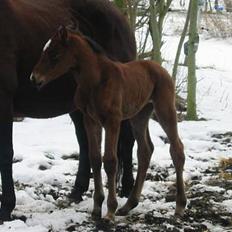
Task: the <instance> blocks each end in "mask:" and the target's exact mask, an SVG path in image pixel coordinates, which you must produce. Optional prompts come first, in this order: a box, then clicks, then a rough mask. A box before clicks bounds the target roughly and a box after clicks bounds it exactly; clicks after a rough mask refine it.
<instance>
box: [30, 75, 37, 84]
mask: <svg viewBox="0 0 232 232" xmlns="http://www.w3.org/2000/svg"><path fill="white" fill-rule="evenodd" d="M30 80H31V82H33V83H34V84H35V83H36V81H35V76H34V74H33V73H32V74H31V76H30Z"/></svg>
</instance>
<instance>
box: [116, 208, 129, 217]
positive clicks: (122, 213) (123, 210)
mask: <svg viewBox="0 0 232 232" xmlns="http://www.w3.org/2000/svg"><path fill="white" fill-rule="evenodd" d="M129 211H130V210H128V209H127V208H125V207H122V208H120V209H118V210H117V211H116V214H115V215H116V216H126V215H127V214H128V213H129Z"/></svg>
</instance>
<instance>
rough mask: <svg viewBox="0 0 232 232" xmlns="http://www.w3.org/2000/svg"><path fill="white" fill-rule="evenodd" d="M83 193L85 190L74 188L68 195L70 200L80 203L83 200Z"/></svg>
mask: <svg viewBox="0 0 232 232" xmlns="http://www.w3.org/2000/svg"><path fill="white" fill-rule="evenodd" d="M82 195H83V192H81V191H79V190H78V189H73V190H72V191H71V193H70V194H69V196H68V197H69V199H70V201H72V202H75V203H76V204H78V203H80V202H81V201H83V198H82Z"/></svg>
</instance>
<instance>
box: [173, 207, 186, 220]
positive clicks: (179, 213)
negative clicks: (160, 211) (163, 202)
mask: <svg viewBox="0 0 232 232" xmlns="http://www.w3.org/2000/svg"><path fill="white" fill-rule="evenodd" d="M174 216H175V217H176V218H179V219H183V218H184V209H176V211H175V215H174Z"/></svg>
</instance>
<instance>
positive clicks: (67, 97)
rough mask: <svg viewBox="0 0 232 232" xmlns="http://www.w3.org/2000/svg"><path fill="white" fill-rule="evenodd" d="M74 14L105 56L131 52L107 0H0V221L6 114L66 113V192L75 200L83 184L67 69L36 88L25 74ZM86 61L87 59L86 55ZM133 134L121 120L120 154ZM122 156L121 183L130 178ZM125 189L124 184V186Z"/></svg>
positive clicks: (10, 193)
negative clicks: (72, 143) (71, 174)
mask: <svg viewBox="0 0 232 232" xmlns="http://www.w3.org/2000/svg"><path fill="white" fill-rule="evenodd" d="M76 19H77V20H78V22H79V26H80V29H81V31H82V32H83V33H84V34H86V35H88V36H90V37H92V38H94V39H95V40H96V41H98V43H100V44H101V45H102V46H103V47H104V49H105V50H106V53H107V55H108V56H110V57H112V58H113V59H115V60H120V61H122V62H126V61H129V60H131V59H133V58H134V57H135V54H136V49H135V48H136V47H135V41H134V36H133V34H132V33H131V31H130V29H129V27H128V24H127V22H126V20H125V18H124V17H123V16H122V15H121V14H120V13H119V12H118V11H117V10H116V9H115V7H113V5H112V4H111V3H109V1H107V0H1V2H0V172H1V178H2V196H1V210H0V221H3V220H9V219H10V214H11V212H12V210H13V209H14V207H15V193H14V186H13V179H12V157H13V146H12V117H13V115H22V116H26V117H35V118H48V117H54V116H58V115H61V114H64V113H70V112H71V114H70V116H71V118H72V120H73V122H74V125H75V129H76V134H77V139H78V142H79V145H80V165H79V170H78V174H77V179H76V182H75V186H74V191H73V194H72V197H74V198H76V199H77V200H80V198H81V194H82V193H83V192H84V191H86V190H87V189H88V184H89V173H90V165H89V159H88V155H87V154H88V144H87V137H86V132H85V129H84V125H83V116H82V114H81V113H80V111H75V107H74V106H73V95H74V93H75V82H74V80H73V78H69V76H71V74H70V72H69V73H67V74H65V75H64V77H63V78H60V79H59V80H57V81H54V82H53V83H51V85H48V86H46V88H44V89H43V90H41V91H38V90H37V88H35V87H34V86H33V85H32V84H31V82H30V81H29V76H30V74H31V71H32V68H33V66H34V65H35V63H36V61H37V60H38V58H39V56H40V54H41V51H42V49H43V47H44V44H45V43H46V42H47V40H48V39H49V38H50V37H51V35H53V34H54V32H55V31H56V30H57V28H58V26H59V25H60V24H64V25H68V24H70V21H73V20H76ZM87 63H88V61H87ZM133 142H134V140H133V137H132V133H131V130H130V126H129V123H128V122H124V123H123V126H122V131H121V137H120V141H119V152H120V154H126V155H124V156H123V157H124V158H128V159H131V149H132V146H133ZM128 163H131V161H130V162H126V164H127V167H125V173H124V174H125V175H124V176H125V178H124V179H123V180H124V182H126V179H129V182H128V183H127V185H125V186H126V187H127V186H129V187H130V186H131V184H133V179H132V174H131V173H132V171H130V170H131V164H129V165H128ZM124 190H125V192H124V193H125V194H127V191H126V190H129V188H128V189H127V188H125V189H124Z"/></svg>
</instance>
